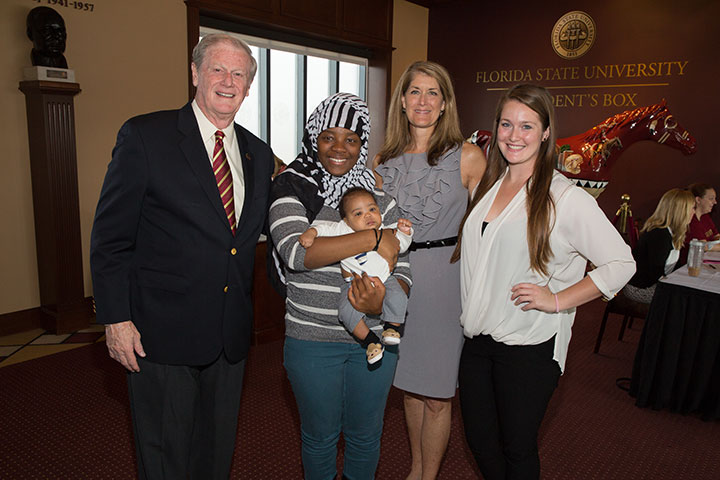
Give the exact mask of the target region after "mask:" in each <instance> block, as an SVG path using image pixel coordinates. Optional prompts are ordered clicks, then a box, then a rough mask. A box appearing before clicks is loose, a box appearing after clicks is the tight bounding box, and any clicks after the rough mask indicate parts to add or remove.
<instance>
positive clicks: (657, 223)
mask: <svg viewBox="0 0 720 480" xmlns="http://www.w3.org/2000/svg"><path fill="white" fill-rule="evenodd" d="M703 194H704V192H703ZM696 196H697V195H694V194H693V192H692V191H689V190H682V189H680V188H673V189H672V190H668V191H667V192H665V193H664V194H663V196H662V198H660V201H659V202H658V204H657V207H655V211H654V212H653V214H652V215H650V218H648V219H647V220H646V221H645V225H643V228H642V231H643V232H649V231H650V230H654V229H656V228H666V227H670V230H671V231H672V243H673V247H675V248H676V249H677V250H680V249H681V248H682V246H683V243H685V233H686V232H687V229H688V226H689V225H690V220H691V219H692V212H693V207H694V206H695V197H696Z"/></svg>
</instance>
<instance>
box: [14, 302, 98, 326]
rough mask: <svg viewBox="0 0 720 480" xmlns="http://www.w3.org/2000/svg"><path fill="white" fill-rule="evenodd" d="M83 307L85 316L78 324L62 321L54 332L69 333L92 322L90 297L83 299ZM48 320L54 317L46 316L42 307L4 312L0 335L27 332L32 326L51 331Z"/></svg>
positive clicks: (52, 320) (93, 317)
mask: <svg viewBox="0 0 720 480" xmlns="http://www.w3.org/2000/svg"><path fill="white" fill-rule="evenodd" d="M84 307H85V308H84V309H83V310H82V312H84V313H85V316H84V317H82V321H81V324H80V326H78V327H77V328H74V327H73V326H72V324H71V323H67V322H63V324H62V328H60V329H59V330H58V331H57V332H56V333H71V332H74V331H76V330H78V329H81V328H84V327H85V326H87V325H89V324H91V323H93V322H94V321H95V314H94V313H93V308H92V298H91V297H87V298H85V299H84ZM49 321H50V322H54V317H52V316H51V315H50V316H48V314H47V313H46V312H44V311H43V309H42V307H35V308H29V309H27V310H18V311H17V312H10V313H4V314H2V315H0V336H3V335H12V334H14V333H19V332H27V331H28V330H32V329H34V328H44V329H46V330H48V331H51V332H53V331H54V330H53V329H49V328H48V322H49Z"/></svg>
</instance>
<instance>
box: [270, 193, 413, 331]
mask: <svg viewBox="0 0 720 480" xmlns="http://www.w3.org/2000/svg"><path fill="white" fill-rule="evenodd" d="M374 193H375V197H376V198H377V202H378V206H379V207H380V210H381V212H382V218H383V224H389V223H394V222H397V220H398V218H400V210H399V209H398V208H397V204H396V203H395V200H394V199H393V198H392V197H390V196H389V195H387V194H385V193H384V192H383V191H381V190H375V192H374ZM268 215H269V220H270V234H271V235H272V238H273V242H274V243H275V245H276V246H277V249H278V253H279V254H280V257H282V259H283V261H284V262H285V264H286V265H287V266H288V272H287V274H286V275H287V281H288V285H287V299H286V301H285V310H286V313H285V334H286V335H287V336H289V337H292V338H296V339H298V340H313V341H321V342H343V343H355V340H354V339H353V337H352V336H351V335H350V333H349V332H348V331H347V330H345V327H343V326H342V324H341V323H340V321H339V320H338V305H339V304H340V287H341V286H342V284H343V282H344V280H343V278H342V275H341V274H340V263H339V262H338V263H335V264H332V265H328V266H326V267H322V268H317V269H314V270H309V269H307V268H306V267H305V249H304V248H303V247H302V246H301V245H300V244H299V243H298V237H299V236H300V234H301V233H303V232H304V231H305V230H307V229H308V227H309V223H308V221H307V217H306V211H305V207H303V205H302V204H301V203H300V201H299V200H298V199H297V198H295V197H282V198H279V199H277V200H276V201H275V202H273V204H272V205H270V212H269V214H268ZM316 219H317V220H328V221H333V222H337V221H339V220H340V214H339V213H338V211H337V210H335V209H332V208H330V207H327V206H324V207H323V208H322V210H320V212H319V213H318V215H317V217H316ZM408 258H409V254H408V253H407V252H406V253H405V254H402V255H400V256H399V258H398V262H397V265H396V266H395V270H394V271H393V275H394V276H395V277H397V278H398V279H399V280H404V281H405V283H407V284H408V285H412V278H411V276H410V263H409V261H408ZM366 322H367V325H368V327H370V328H372V329H373V330H375V331H378V330H379V329H380V328H381V327H380V321H379V320H377V319H375V318H368V319H366Z"/></svg>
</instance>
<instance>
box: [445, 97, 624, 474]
mask: <svg viewBox="0 0 720 480" xmlns="http://www.w3.org/2000/svg"><path fill="white" fill-rule="evenodd" d="M554 117H555V114H554V111H553V105H552V98H551V96H550V94H549V93H548V92H547V90H545V89H544V88H542V87H538V86H534V85H518V86H516V87H514V88H512V89H510V90H508V91H507V92H506V93H505V94H504V95H503V97H502V98H501V99H500V102H499V104H498V108H497V112H496V115H495V122H494V126H493V136H492V140H491V144H490V151H489V156H488V167H487V170H486V171H485V175H484V176H483V178H482V180H481V181H480V183H479V184H478V186H477V189H476V191H475V193H474V195H473V199H472V201H471V203H470V206H469V208H468V211H467V213H466V214H465V218H464V219H463V222H462V224H461V226H460V235H459V241H458V246H457V249H456V250H455V254H454V259H455V260H457V259H458V258H460V260H461V296H462V315H461V317H460V322H461V324H462V325H463V329H464V333H465V337H466V340H465V346H464V348H463V353H462V357H461V360H460V375H459V384H460V404H461V408H462V414H463V421H464V424H465V435H466V438H467V441H468V444H469V446H470V449H471V451H472V452H473V455H474V457H475V461H476V462H477V464H478V466H479V467H480V470H481V472H482V474H483V477H484V478H485V479H486V480H494V479H506V478H507V479H511V478H512V479H516V478H517V479H529V478H539V476H540V461H539V457H538V451H537V433H538V429H539V427H540V423H541V421H542V418H543V416H544V414H545V410H546V408H547V404H548V402H549V401H550V397H551V396H552V393H553V391H554V389H555V387H556V386H557V382H558V379H559V377H560V375H561V373H562V371H563V369H564V367H565V358H566V356H567V348H568V344H569V342H570V333H571V332H570V329H571V327H572V324H573V319H574V317H575V307H577V306H578V305H582V304H584V303H586V302H589V301H590V300H593V299H595V298H597V297H599V296H601V295H603V296H605V297H607V298H612V297H613V296H614V295H615V294H616V293H617V292H618V291H619V290H620V289H621V288H622V287H623V286H624V285H625V283H626V282H627V281H628V280H629V279H630V277H632V275H633V272H634V271H635V262H634V261H633V257H632V254H631V252H630V248H629V247H628V246H627V245H626V244H625V243H624V241H623V239H622V238H621V237H620V235H619V234H618V232H617V231H616V230H615V228H614V227H613V226H612V224H611V223H610V222H609V221H608V219H607V217H606V216H605V215H604V213H603V212H602V211H601V210H600V208H599V207H598V206H597V203H596V202H595V200H594V199H593V198H592V197H591V196H590V195H589V194H587V193H586V192H585V191H584V190H582V189H581V188H578V187H576V186H574V185H573V184H572V182H570V181H569V180H568V179H567V178H565V177H564V176H562V175H561V174H560V173H558V172H555V170H554V166H555V140H556V138H557V135H556V132H555V125H554ZM588 260H589V261H591V262H592V263H593V264H594V265H595V266H596V268H595V269H594V270H592V271H591V272H590V273H588V274H587V275H586V274H585V270H586V265H587V262H588Z"/></svg>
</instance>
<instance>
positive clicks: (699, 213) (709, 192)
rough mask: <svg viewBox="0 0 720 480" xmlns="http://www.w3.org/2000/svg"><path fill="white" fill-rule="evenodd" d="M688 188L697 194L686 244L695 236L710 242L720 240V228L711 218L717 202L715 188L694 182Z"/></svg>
mask: <svg viewBox="0 0 720 480" xmlns="http://www.w3.org/2000/svg"><path fill="white" fill-rule="evenodd" d="M688 190H690V192H692V194H693V195H694V196H695V215H693V216H692V219H691V220H690V225H689V226H688V230H687V235H686V237H685V244H686V245H687V244H688V243H690V240H692V239H693V238H697V239H698V240H703V241H708V242H710V241H712V240H720V234H718V229H717V227H716V226H715V223H713V221H712V218H710V211H711V210H712V209H713V207H714V206H715V204H716V203H717V201H716V200H715V189H714V188H712V187H711V186H710V185H708V184H706V183H693V184H692V185H690V186H689V187H688ZM716 248H718V247H716Z"/></svg>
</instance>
